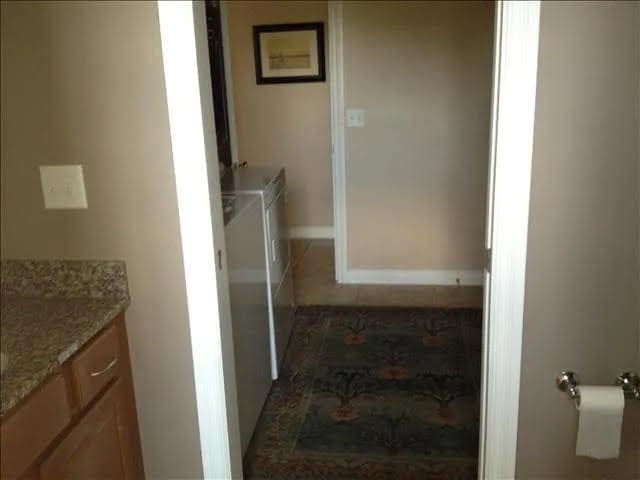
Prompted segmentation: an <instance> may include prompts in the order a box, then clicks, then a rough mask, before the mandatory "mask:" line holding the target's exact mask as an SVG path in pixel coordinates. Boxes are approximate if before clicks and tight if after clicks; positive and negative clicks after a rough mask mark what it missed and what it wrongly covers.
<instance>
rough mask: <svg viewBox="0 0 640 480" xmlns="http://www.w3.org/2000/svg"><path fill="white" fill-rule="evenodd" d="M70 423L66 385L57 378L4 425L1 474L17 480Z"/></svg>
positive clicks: (61, 379)
mask: <svg viewBox="0 0 640 480" xmlns="http://www.w3.org/2000/svg"><path fill="white" fill-rule="evenodd" d="M70 421H71V409H70V407H69V402H68V397H67V388H66V382H65V379H64V377H63V376H62V375H60V374H57V375H54V377H53V378H52V379H51V380H49V381H48V382H47V383H46V384H45V385H44V386H43V387H42V388H40V389H39V390H38V391H36V392H35V393H33V394H32V395H31V396H30V397H29V398H28V399H27V400H26V401H25V402H24V404H22V405H21V406H20V407H19V408H18V410H16V411H15V413H14V414H13V415H11V416H10V417H9V418H8V419H7V420H3V422H2V433H1V435H0V437H1V439H0V440H1V441H0V445H1V450H2V462H1V465H2V468H1V470H2V474H1V477H2V478H3V479H4V478H17V477H19V476H20V475H22V474H23V473H24V472H25V470H26V469H27V468H28V467H29V466H30V465H31V464H32V463H33V461H34V460H35V459H36V458H37V457H38V456H39V455H40V454H41V453H42V451H43V450H44V449H45V448H46V447H47V446H48V445H49V444H50V443H51V442H52V440H53V439H54V438H55V437H56V436H57V435H58V434H59V433H60V432H61V431H62V430H63V429H64V428H65V427H66V426H67V425H68V424H69V422H70Z"/></svg>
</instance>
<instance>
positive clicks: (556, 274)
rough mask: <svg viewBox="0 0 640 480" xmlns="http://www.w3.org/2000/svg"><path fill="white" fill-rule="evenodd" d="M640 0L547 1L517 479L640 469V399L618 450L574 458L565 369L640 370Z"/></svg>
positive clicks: (595, 374)
mask: <svg viewBox="0 0 640 480" xmlns="http://www.w3.org/2000/svg"><path fill="white" fill-rule="evenodd" d="M639 14H640V4H639V3H638V2H580V3H578V2H543V3H542V12H541V25H540V26H541V30H540V51H539V65H538V90H537V100H536V120H535V137H534V150H533V172H532V190H531V206H530V220H529V222H530V223H529V240H528V243H529V245H528V252H527V274H526V293H525V315H524V337H523V356H522V379H521V391H520V415H519V424H518V458H517V478H519V479H531V480H539V479H569V478H572V479H576V480H577V479H586V478H616V479H617V480H624V479H629V480H631V479H637V478H640V470H639V469H640V465H639V462H640V442H639V439H640V405H638V404H637V402H635V403H636V404H633V402H627V408H626V410H625V419H624V423H623V425H624V428H625V429H626V431H625V434H624V436H623V452H622V456H621V458H620V459H619V460H609V461H593V460H588V459H585V458H578V457H576V456H575V441H576V430H577V414H576V411H575V408H574V406H573V403H572V402H571V401H569V400H568V399H567V397H566V394H563V393H561V392H559V391H558V390H557V389H556V388H555V386H554V383H553V381H554V379H555V377H556V375H558V373H559V372H560V371H562V370H563V369H573V370H575V371H577V372H578V373H579V374H580V377H581V379H582V381H583V382H584V383H587V384H601V385H611V384H612V383H613V381H614V379H615V376H616V375H617V374H618V373H619V372H620V371H623V370H624V369H632V370H637V369H638V366H639V364H638V341H637V339H638V335H639V334H640V329H639V321H640V307H639V298H640V284H639V277H640V269H639V265H640V263H639V262H640V259H639V249H640V237H639V236H638V234H639V230H638V228H639V225H638V224H639V223H640V215H639V212H640V210H639V208H640V205H639V193H640V192H639V181H640V177H639V173H640V172H639V171H638V169H639V168H640V160H639V145H640V144H639V139H638V136H639V134H640V133H639V132H640V124H639V122H638V117H639V85H640V83H639V81H640V78H639V76H640V63H639V62H640V47H639V43H638V38H639V37H638V32H639V31H640V18H639Z"/></svg>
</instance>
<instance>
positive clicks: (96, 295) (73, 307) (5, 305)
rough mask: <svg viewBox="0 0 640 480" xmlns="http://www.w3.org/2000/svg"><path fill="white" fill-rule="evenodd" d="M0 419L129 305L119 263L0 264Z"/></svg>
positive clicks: (53, 262)
mask: <svg viewBox="0 0 640 480" xmlns="http://www.w3.org/2000/svg"><path fill="white" fill-rule="evenodd" d="M0 279H1V288H0V293H1V295H2V297H1V299H0V301H1V303H0V351H1V352H2V354H3V355H4V357H5V358H4V359H3V363H6V366H3V372H2V376H1V377H0V393H1V395H0V397H1V398H0V400H1V401H0V416H3V415H4V413H5V412H6V411H8V410H9V409H10V408H12V407H13V406H14V405H16V404H17V403H18V402H19V401H20V400H22V399H23V398H24V397H26V396H27V395H28V394H29V393H30V392H31V391H32V390H34V389H35V388H36V387H37V386H38V385H39V384H40V383H41V382H42V381H43V380H44V379H45V378H46V377H47V376H48V375H49V374H51V373H52V372H53V371H54V370H55V369H56V368H57V367H58V366H59V365H60V364H61V363H62V362H64V361H65V360H66V359H68V358H69V357H70V356H71V355H73V354H74V353H75V352H76V351H77V350H78V349H80V348H81V347H82V346H83V345H84V344H85V343H86V342H87V341H88V340H90V339H91V338H92V337H93V336H94V335H95V334H96V333H98V332H99V331H100V330H101V329H102V328H103V327H104V326H105V325H106V324H107V323H109V322H110V321H111V320H113V318H114V317H115V316H116V315H117V314H118V313H120V312H121V311H123V310H124V309H125V308H126V307H127V306H128V305H129V289H128V284H127V275H126V270H125V266H124V263H123V262H118V261H64V260H55V261H31V260H3V261H2V262H0Z"/></svg>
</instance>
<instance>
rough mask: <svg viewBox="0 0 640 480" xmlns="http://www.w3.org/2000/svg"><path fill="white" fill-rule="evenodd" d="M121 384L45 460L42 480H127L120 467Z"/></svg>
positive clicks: (124, 431)
mask: <svg viewBox="0 0 640 480" xmlns="http://www.w3.org/2000/svg"><path fill="white" fill-rule="evenodd" d="M123 392H124V390H123V388H122V381H121V380H118V381H117V382H116V383H115V384H114V385H113V386H112V387H110V388H109V389H108V390H107V392H105V394H104V396H103V397H102V398H101V399H100V400H98V402H97V403H96V404H95V405H94V406H93V407H91V408H90V409H89V411H88V412H87V414H86V415H85V417H84V418H83V419H81V420H80V422H78V424H77V425H76V426H75V427H74V428H73V429H72V430H71V432H70V433H69V434H68V435H67V437H66V438H65V439H64V440H62V442H60V444H59V445H58V446H57V447H56V448H55V449H54V450H53V452H52V453H51V454H50V455H49V456H48V457H47V458H46V459H45V461H44V462H43V463H42V466H41V469H40V475H41V479H42V480H60V479H65V480H67V479H68V480H76V479H77V480H87V479H94V480H106V479H128V478H131V476H130V475H129V474H127V472H125V467H124V465H127V464H128V462H127V461H126V458H127V455H128V449H129V445H130V442H129V438H128V434H129V431H128V430H129V429H128V425H127V420H126V419H127V415H126V408H125V405H126V403H125V398H124V396H123Z"/></svg>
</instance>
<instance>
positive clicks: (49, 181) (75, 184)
mask: <svg viewBox="0 0 640 480" xmlns="http://www.w3.org/2000/svg"><path fill="white" fill-rule="evenodd" d="M40 182H41V184H42V195H43V197H44V208H48V209H60V208H87V194H86V192H85V189H84V177H83V175H82V165H52V166H41V167H40Z"/></svg>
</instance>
